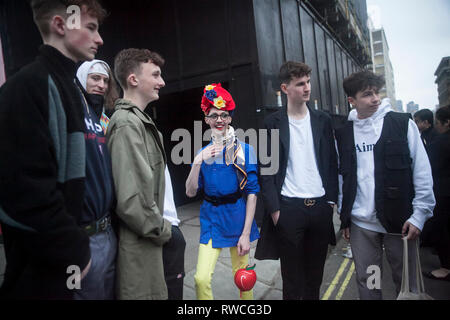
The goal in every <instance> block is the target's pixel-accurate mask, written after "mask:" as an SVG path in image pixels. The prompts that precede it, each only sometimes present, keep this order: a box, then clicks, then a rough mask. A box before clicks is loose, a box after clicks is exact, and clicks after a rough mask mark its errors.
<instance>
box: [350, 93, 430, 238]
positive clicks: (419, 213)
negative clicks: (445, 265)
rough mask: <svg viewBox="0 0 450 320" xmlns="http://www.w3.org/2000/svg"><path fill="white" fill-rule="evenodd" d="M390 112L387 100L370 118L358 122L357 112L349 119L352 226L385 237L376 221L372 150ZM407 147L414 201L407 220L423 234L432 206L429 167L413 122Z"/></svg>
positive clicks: (410, 122) (352, 113) (351, 114)
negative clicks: (354, 163)
mask: <svg viewBox="0 0 450 320" xmlns="http://www.w3.org/2000/svg"><path fill="white" fill-rule="evenodd" d="M390 111H392V109H391V105H390V102H389V99H388V98H386V99H383V101H382V102H381V105H380V106H379V108H378V110H377V111H376V112H375V113H374V114H373V115H372V116H371V117H369V118H366V119H358V115H357V112H356V109H353V110H352V111H351V112H350V114H349V115H348V120H351V121H353V132H354V139H355V148H356V159H357V182H358V183H357V191H356V198H355V202H354V203H353V208H352V222H353V223H355V224H356V225H357V226H359V227H361V228H364V229H368V230H371V231H375V232H382V233H386V230H385V229H384V228H383V226H382V225H381V223H380V221H379V220H378V219H377V217H376V211H375V178H374V170H375V164H374V153H373V148H374V146H375V144H376V143H377V141H378V139H379V138H380V136H381V130H382V128H383V122H384V117H385V116H386V114H387V113H388V112H390ZM408 145H409V151H410V157H411V159H412V164H411V166H412V170H413V184H414V190H415V197H414V199H413V202H412V205H413V212H412V216H411V217H410V218H409V219H408V221H409V222H410V223H412V224H413V225H414V226H415V227H417V228H419V229H420V230H422V228H423V225H424V223H425V221H426V220H427V219H429V218H431V217H432V215H433V209H434V205H435V199H434V194H433V179H432V176H431V167H430V163H429V160H428V156H427V154H426V152H425V148H424V146H423V144H422V141H421V140H420V133H419V130H418V129H417V126H416V124H415V123H414V121H412V120H409V125H408Z"/></svg>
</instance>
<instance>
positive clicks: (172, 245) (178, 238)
mask: <svg viewBox="0 0 450 320" xmlns="http://www.w3.org/2000/svg"><path fill="white" fill-rule="evenodd" d="M185 248H186V241H185V240H184V236H183V233H182V232H181V230H180V228H178V227H177V226H172V237H171V238H170V240H169V241H168V242H167V243H166V244H164V246H163V264H164V277H165V279H166V285H167V291H168V297H169V300H183V279H184V250H185Z"/></svg>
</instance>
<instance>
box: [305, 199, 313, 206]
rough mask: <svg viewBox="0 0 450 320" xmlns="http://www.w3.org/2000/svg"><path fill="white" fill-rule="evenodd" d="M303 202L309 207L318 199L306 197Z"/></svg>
mask: <svg viewBox="0 0 450 320" xmlns="http://www.w3.org/2000/svg"><path fill="white" fill-rule="evenodd" d="M303 203H304V204H305V206H307V207H312V206H313V205H315V204H316V200H312V199H305V200H303Z"/></svg>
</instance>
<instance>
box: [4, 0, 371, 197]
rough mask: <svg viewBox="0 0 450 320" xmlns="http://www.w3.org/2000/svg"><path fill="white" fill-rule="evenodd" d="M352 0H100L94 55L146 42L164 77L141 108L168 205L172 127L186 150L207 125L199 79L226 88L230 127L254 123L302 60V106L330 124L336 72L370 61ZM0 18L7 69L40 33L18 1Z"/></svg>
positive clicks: (258, 124) (176, 167) (338, 101)
mask: <svg viewBox="0 0 450 320" xmlns="http://www.w3.org/2000/svg"><path fill="white" fill-rule="evenodd" d="M357 2H358V6H355V5H353V4H352V3H353V1H345V0H339V1H337V0H321V1H319V0H309V1H300V0H216V1H210V0H189V1H183V0H166V1H142V0H128V1H126V5H125V4H124V3H123V2H119V1H117V2H116V1H103V3H104V6H105V8H106V9H107V11H108V12H109V16H108V17H107V19H106V20H105V22H104V23H103V24H102V25H101V26H100V33H101V35H102V38H103V40H104V45H103V46H102V47H101V48H100V50H99V53H98V54H97V58H98V59H102V60H105V61H107V62H108V63H109V64H110V65H111V66H112V67H114V66H113V61H114V57H115V55H116V54H117V53H118V52H119V51H120V50H122V49H124V48H130V47H134V48H148V49H151V50H154V51H156V52H158V53H160V54H161V55H162V56H163V57H164V59H165V61H166V64H165V65H164V67H163V68H162V75H163V77H164V80H165V82H166V86H165V87H164V88H163V89H162V90H161V93H160V99H159V100H158V101H156V102H155V103H153V104H152V107H153V108H147V110H146V111H148V112H149V113H151V114H152V115H153V117H154V119H155V123H156V124H157V126H158V128H159V129H160V130H161V132H162V133H163V136H164V145H165V149H166V152H167V155H168V159H169V163H168V166H169V170H170V172H171V175H172V179H173V187H174V197H175V203H176V204H177V205H181V204H184V203H186V202H189V201H190V199H188V198H187V197H186V196H185V189H184V182H185V180H186V177H187V176H188V173H189V170H190V163H181V164H178V163H174V162H173V161H172V157H171V153H172V151H173V150H174V149H175V147H176V146H177V145H178V144H179V143H180V140H177V137H173V134H174V132H175V131H176V130H177V129H183V130H186V131H187V132H189V134H190V136H191V137H192V139H191V141H189V143H188V145H190V146H191V149H190V150H189V151H188V153H189V154H188V155H187V158H188V159H192V158H193V156H194V155H195V154H196V152H197V151H198V149H199V148H200V147H202V145H205V144H206V143H207V142H206V141H202V137H203V134H204V132H205V131H206V129H207V128H206V125H205V124H204V123H203V116H202V112H201V109H200V101H201V96H202V93H203V87H204V86H205V85H206V84H208V83H212V82H221V83H222V84H223V86H224V87H225V88H227V89H228V90H229V91H230V92H231V94H232V95H233V98H234V99H235V102H236V105H237V109H236V112H235V114H234V117H233V126H234V127H235V128H241V129H243V130H248V129H256V130H257V129H259V128H262V127H263V119H264V117H265V116H267V115H268V114H270V113H271V112H274V111H276V110H278V109H279V108H280V106H279V99H278V98H279V96H278V95H277V92H278V91H280V83H279V81H278V78H277V75H278V71H279V68H280V66H281V64H282V63H283V62H284V61H286V60H295V61H303V62H306V63H307V64H308V65H310V66H311V68H312V75H311V83H312V93H311V103H310V107H311V108H317V109H320V110H323V111H325V112H327V113H329V114H330V115H331V117H332V119H333V121H334V123H335V125H338V124H339V123H340V122H342V121H343V120H345V119H346V116H347V115H348V111H349V105H348V102H347V99H346V97H345V94H344V91H343V87H342V83H343V79H344V78H345V77H346V76H348V75H349V74H351V73H352V72H355V71H358V70H361V69H362V68H363V67H364V66H365V65H366V64H367V63H368V61H369V60H370V51H369V45H368V43H369V40H368V30H367V27H366V24H365V21H363V20H364V19H366V18H364V14H366V13H365V11H366V9H365V0H364V1H357ZM366 15H367V14H366ZM18 17H20V19H18ZM0 21H2V23H1V24H0V37H1V41H2V44H3V56H4V64H5V73H6V78H8V77H9V76H11V75H13V74H14V73H15V72H17V71H18V70H19V69H20V68H21V67H22V66H24V65H25V64H27V63H29V62H31V61H32V60H33V59H34V57H35V56H36V54H37V52H38V47H39V45H40V44H41V38H40V36H39V33H38V31H37V28H36V26H35V25H34V23H33V20H32V14H31V10H30V8H29V5H28V1H27V0H3V1H1V2H0ZM282 103H284V104H285V103H286V99H285V97H284V96H283V97H282ZM174 115H182V116H176V117H174ZM199 123H200V128H199V127H198V124H199ZM199 136H200V143H198V141H197V140H198V137H199ZM196 137H197V140H196ZM249 142H250V141H249ZM258 143H259V141H257V142H256V145H254V147H255V150H259V149H258V148H257V147H258ZM263 143H264V142H263ZM253 144H254V143H253Z"/></svg>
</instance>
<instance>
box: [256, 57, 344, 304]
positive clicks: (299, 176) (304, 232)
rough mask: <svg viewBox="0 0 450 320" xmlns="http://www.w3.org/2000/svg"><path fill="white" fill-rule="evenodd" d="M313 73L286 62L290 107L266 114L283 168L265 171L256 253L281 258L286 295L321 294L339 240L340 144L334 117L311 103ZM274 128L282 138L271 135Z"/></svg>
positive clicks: (284, 88)
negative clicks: (336, 222)
mask: <svg viewBox="0 0 450 320" xmlns="http://www.w3.org/2000/svg"><path fill="white" fill-rule="evenodd" d="M310 75H311V68H310V67H309V66H308V65H306V64H304V63H301V62H292V61H288V62H286V63H284V64H283V65H282V66H281V68H280V74H279V78H280V80H281V90H282V91H283V93H285V94H286V95H287V107H285V108H282V109H281V110H280V111H278V112H276V113H274V114H272V115H270V116H269V117H267V118H266V119H265V127H266V129H267V130H268V133H269V139H268V144H269V147H270V144H273V143H277V144H278V147H279V156H280V161H279V163H280V169H279V170H278V172H277V173H276V174H274V175H261V179H260V182H261V187H262V192H261V193H262V197H263V200H264V204H265V211H266V214H265V216H264V220H263V226H262V229H261V238H260V240H259V242H258V247H257V250H256V253H255V257H256V258H257V259H278V258H280V262H281V275H282V278H283V299H285V300H294V299H295V300H299V299H303V300H318V299H319V292H320V285H321V282H322V276H323V268H324V264H325V259H326V254H327V250H328V244H332V245H334V244H336V238H335V234H334V228H333V220H332V218H333V206H334V204H335V203H336V202H337V194H338V183H337V181H338V176H337V156H336V149H335V144H334V138H333V130H332V125H331V118H330V116H328V115H327V114H326V113H324V112H322V111H318V110H314V109H311V108H308V106H307V102H308V101H309V99H310V94H311V83H310ZM273 129H279V137H280V139H279V140H275V139H274V140H272V139H271V136H270V133H271V130H273ZM268 150H271V149H270V148H268ZM262 166H263V165H262Z"/></svg>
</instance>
